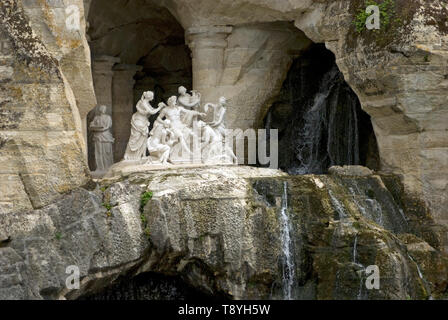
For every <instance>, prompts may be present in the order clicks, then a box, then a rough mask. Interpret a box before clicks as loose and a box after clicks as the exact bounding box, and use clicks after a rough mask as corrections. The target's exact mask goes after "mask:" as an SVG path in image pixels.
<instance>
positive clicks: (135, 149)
mask: <svg viewBox="0 0 448 320" xmlns="http://www.w3.org/2000/svg"><path fill="white" fill-rule="evenodd" d="M152 100H154V93H153V92H152V91H146V92H144V93H143V95H142V98H141V99H140V101H139V102H138V103H137V112H136V113H134V115H133V116H132V121H131V136H130V138H129V142H128V146H127V148H126V152H125V154H124V160H141V159H142V158H143V157H145V156H146V147H147V146H146V143H147V139H148V133H149V129H148V127H149V120H148V116H150V115H154V114H156V113H157V112H159V111H160V109H162V108H163V105H160V104H159V108H157V109H154V108H153V107H152V106H151V104H150V102H151V101H152Z"/></svg>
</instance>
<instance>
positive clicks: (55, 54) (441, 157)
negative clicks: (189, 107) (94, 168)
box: [0, 0, 448, 224]
mask: <svg viewBox="0 0 448 320" xmlns="http://www.w3.org/2000/svg"><path fill="white" fill-rule="evenodd" d="M83 3H86V4H87V5H88V4H89V3H90V1H81V0H70V1H68V0H67V1H62V0H61V1H57V0H54V1H40V0H35V1H34V0H26V1H25V0H22V1H20V0H4V1H2V2H1V4H0V18H1V20H2V24H1V28H2V37H1V39H2V40H1V48H2V53H1V54H2V58H1V59H0V63H1V71H2V72H1V76H0V77H1V91H0V99H1V100H0V107H1V113H0V117H1V122H0V125H1V127H0V129H1V130H2V132H1V140H0V157H1V164H2V166H1V175H2V184H1V186H0V189H1V193H0V203H1V208H2V212H11V211H15V210H23V209H29V208H31V207H33V206H34V207H38V206H42V205H43V204H46V203H48V202H50V201H51V200H52V199H53V198H54V197H55V196H57V195H58V194H59V193H61V192H65V191H67V190H70V189H73V188H74V187H76V186H79V185H80V184H83V183H84V182H85V181H86V180H87V174H86V168H87V166H86V161H85V155H84V154H83V153H85V150H86V148H85V143H84V140H83V139H82V134H81V130H82V119H84V118H85V117H86V114H87V112H88V111H90V110H91V109H92V108H93V106H94V105H95V104H96V99H95V95H94V94H93V83H92V73H91V71H90V52H89V48H88V46H87V42H86V37H85V32H84V31H85V19H84V18H83ZM142 3H144V4H145V5H148V4H154V5H158V6H162V7H165V8H167V9H168V10H169V11H170V12H171V14H172V15H173V16H174V17H175V18H176V19H177V20H178V21H179V23H180V24H181V25H182V27H183V28H184V29H185V30H186V40H187V44H188V45H189V46H190V48H191V49H192V59H193V82H194V87H195V89H199V90H201V91H202V94H203V97H204V99H203V100H204V101H209V100H210V101H213V100H216V99H217V98H218V96H219V95H227V96H228V97H229V98H230V101H231V103H230V105H229V116H228V123H229V125H230V126H232V127H236V126H237V127H242V128H246V127H250V126H257V125H259V119H260V118H262V116H263V112H264V108H265V107H266V106H267V105H268V104H269V100H270V99H272V97H273V96H274V95H275V94H276V93H277V92H278V90H279V88H280V85H281V82H282V81H283V79H284V77H285V76H286V72H287V70H288V68H289V65H290V63H291V59H292V57H294V56H296V55H297V54H300V50H301V49H303V48H305V47H306V44H307V43H308V42H309V40H307V38H309V39H311V40H312V41H314V42H319V43H325V44H326V46H327V48H329V49H330V50H331V51H333V52H334V53H335V55H336V58H337V63H338V65H339V67H340V69H341V71H342V72H343V74H344V76H345V79H346V81H347V82H348V83H349V84H350V86H351V87H352V88H353V90H354V91H355V92H356V93H357V95H358V97H359V98H360V101H361V103H362V107H363V109H364V110H366V111H367V112H368V113H369V114H370V115H371V116H372V122H373V125H374V129H375V133H376V136H377V140H378V144H379V149H380V156H381V162H382V169H383V170H384V171H388V172H394V173H397V174H400V175H401V176H402V178H403V180H404V182H405V185H406V187H407V189H408V191H410V192H411V193H413V194H416V195H418V196H422V199H423V200H424V201H425V202H426V204H428V205H429V207H430V208H431V211H432V214H433V215H434V216H435V218H436V220H437V221H439V222H442V223H445V224H447V223H448V222H447V221H446V220H447V219H448V214H447V212H446V208H447V207H448V199H447V196H446V194H447V191H448V187H447V185H448V160H447V159H448V137H447V135H448V134H447V129H448V121H447V120H448V112H447V106H448V95H447V88H448V80H447V74H448V70H447V69H448V63H447V60H448V32H447V30H448V27H447V26H446V22H444V21H446V20H443V18H444V17H445V18H446V16H447V15H448V11H447V8H446V6H445V7H443V6H442V4H443V3H444V1H442V0H435V1H427V0H411V1H409V0H396V3H397V8H398V9H399V15H398V18H399V19H397V20H396V21H394V22H393V24H392V25H391V29H390V30H389V32H388V33H386V35H390V36H385V37H384V38H378V37H375V36H372V35H369V34H368V33H363V34H357V33H356V32H355V29H354V25H353V21H354V18H355V15H356V13H357V10H358V9H359V5H360V4H361V2H360V1H357V0H337V1H329V0H328V1H326V0H319V1H317V0H314V1H313V0H276V1H271V0H234V1H225V0H215V1H190V0H162V1H143V0H142ZM70 4H75V5H77V6H78V7H79V8H81V16H80V26H81V27H80V28H81V29H80V32H68V31H67V30H66V29H65V28H64V23H65V19H64V17H65V15H66V13H65V10H64V7H66V6H68V5H70ZM91 7H92V6H91ZM403 7H406V8H407V9H406V10H401V9H400V8H403ZM91 10H92V9H91ZM279 21H283V22H282V23H279ZM292 21H294V22H295V26H296V28H297V30H296V29H294V28H291V27H290V26H286V25H288V24H287V22H292ZM301 31H303V33H304V34H305V35H306V37H305V36H304V35H303V34H302V33H301ZM11 48H13V49H11ZM117 52H118V51H117ZM131 53H132V52H131ZM122 62H123V61H122ZM123 63H136V61H130V62H129V61H124V62H123ZM84 128H85V123H84Z"/></svg>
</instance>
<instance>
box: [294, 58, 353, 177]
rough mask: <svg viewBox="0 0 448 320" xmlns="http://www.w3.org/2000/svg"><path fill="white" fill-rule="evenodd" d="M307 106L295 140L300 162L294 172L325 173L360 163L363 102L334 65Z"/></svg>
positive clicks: (296, 152) (297, 156) (296, 153)
mask: <svg viewBox="0 0 448 320" xmlns="http://www.w3.org/2000/svg"><path fill="white" fill-rule="evenodd" d="M319 88H320V89H319V91H318V92H317V94H316V95H315V96H314V98H313V99H312V101H311V103H309V106H308V107H305V110H304V113H303V116H302V117H303V119H302V123H301V124H297V125H298V126H299V128H298V129H297V130H298V131H297V133H296V136H295V138H294V140H295V141H293V143H294V145H295V148H294V149H295V150H294V151H295V155H296V158H297V160H298V165H296V166H295V167H293V168H289V172H290V173H291V174H308V173H324V172H325V171H326V170H327V169H328V168H329V167H330V166H332V165H350V164H351V165H355V164H359V163H360V156H359V143H360V138H359V130H358V111H357V108H359V102H358V100H357V98H356V96H355V95H354V94H353V93H352V92H350V91H349V88H348V87H347V85H346V84H345V83H344V80H343V77H342V76H341V73H340V72H339V70H338V68H337V67H336V66H334V67H333V68H332V69H331V70H330V71H329V72H327V73H326V74H325V76H324V77H323V79H322V81H321V83H320V86H319Z"/></svg>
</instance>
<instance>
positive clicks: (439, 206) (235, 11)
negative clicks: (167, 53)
mask: <svg viewBox="0 0 448 320" xmlns="http://www.w3.org/2000/svg"><path fill="white" fill-rule="evenodd" d="M393 3H394V9H393V10H394V11H395V13H393V11H390V12H388V14H389V15H390V16H391V21H390V23H389V25H388V26H386V27H385V28H383V30H382V31H380V32H376V33H372V32H370V33H369V32H368V31H366V30H364V31H363V32H361V33H360V34H358V33H357V32H356V30H355V26H354V21H355V19H356V15H357V13H358V12H359V10H362V9H365V4H364V2H363V1H361V0H338V1H333V0H332V1H325V0H322V1H312V0H293V1H289V0H279V1H263V0H251V1H243V0H241V1H240V0H237V1H231V2H228V1H213V2H192V1H188V0H166V1H163V2H162V4H163V5H165V6H166V7H167V8H169V9H170V10H171V12H172V13H173V15H174V16H175V17H176V18H177V19H178V20H179V21H180V22H181V24H182V25H183V26H184V28H185V29H186V30H187V33H188V30H189V28H192V29H193V30H195V28H197V27H198V26H200V28H201V29H202V30H207V29H208V30H209V34H210V35H211V34H213V33H216V32H215V31H214V30H216V28H215V27H214V26H216V25H239V24H247V23H252V24H259V23H265V22H268V21H271V22H272V21H291V20H294V21H295V26H296V27H297V28H298V29H300V30H302V31H303V32H304V33H305V34H306V36H307V37H309V38H310V39H311V40H313V41H314V42H319V43H325V44H326V46H327V48H328V49H330V50H331V51H333V53H334V54H335V55H336V58H337V64H338V66H339V68H340V69H341V71H342V73H343V74H344V76H345V80H346V81H347V82H348V84H349V85H350V86H351V87H352V89H353V90H354V91H355V92H356V93H357V95H358V97H359V98H360V101H361V104H362V107H363V109H364V110H365V111H367V112H368V113H369V114H370V115H371V116H372V122H373V125H374V129H375V134H376V137H377V140H378V144H379V151H380V157H381V166H382V168H383V170H385V171H388V172H394V173H396V174H400V175H402V176H403V179H404V182H405V185H406V187H407V189H408V190H409V191H410V192H412V193H415V194H419V195H420V196H422V198H423V199H424V201H425V202H426V204H427V205H428V206H429V207H430V208H431V209H432V211H433V214H434V217H435V218H436V220H437V221H439V222H441V223H444V224H446V219H447V214H446V208H447V207H448V198H447V197H446V194H447V191H448V190H447V188H448V160H447V159H448V138H447V124H448V121H447V120H448V119H447V117H448V113H447V109H446V106H447V105H448V104H447V101H448V100H447V99H448V96H447V94H446V88H447V80H446V70H447V69H446V68H447V57H448V53H447V52H448V46H447V43H448V25H447V20H446V16H447V14H448V9H447V7H446V3H445V2H444V1H441V0H436V1H432V0H431V1H430V0H412V1H408V0H396V1H393ZM230 37H231V35H230V36H229V38H230ZM228 44H229V45H230V42H228ZM224 47H225V45H224ZM258 47H259V48H262V42H258ZM202 52H203V57H207V56H208V57H209V59H208V60H209V61H213V55H214V53H212V51H210V50H208V51H207V48H204V49H203V50H202ZM197 55H198V54H197ZM194 59H195V53H194V50H193V61H194ZM204 59H205V58H202V60H204ZM283 68H285V69H284V70H285V71H286V70H287V68H288V66H287V64H285V65H284V66H283ZM201 69H203V68H202V67H201V66H195V64H194V63H193V76H194V77H195V74H196V73H197V72H198V71H201ZM201 83H202V82H201V81H200V80H196V78H194V86H195V87H196V86H198V87H202V85H201ZM275 84H276V78H275V77H273V78H267V81H262V82H259V84H258V89H257V90H256V91H255V92H257V94H256V95H254V94H252V93H249V95H248V96H246V99H247V101H248V102H250V101H252V99H253V97H254V96H255V97H256V96H257V95H258V93H259V92H265V90H267V88H271V87H272V86H275ZM211 92H214V91H213V90H212V91H211ZM205 94H207V92H206V93H205ZM236 105H238V108H235V109H234V112H237V113H239V112H240V107H239V106H241V107H242V106H244V105H245V103H237V104H236ZM258 107H259V108H260V109H263V105H262V104H259V105H258Z"/></svg>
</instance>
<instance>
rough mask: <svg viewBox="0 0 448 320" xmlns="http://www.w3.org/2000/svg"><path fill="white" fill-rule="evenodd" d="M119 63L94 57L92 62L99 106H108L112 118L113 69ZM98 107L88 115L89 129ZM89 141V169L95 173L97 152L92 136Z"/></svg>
mask: <svg viewBox="0 0 448 320" xmlns="http://www.w3.org/2000/svg"><path fill="white" fill-rule="evenodd" d="M119 62H120V59H119V58H116V57H111V56H98V57H94V58H93V61H92V76H93V86H94V88H95V95H96V99H97V106H99V105H105V106H107V114H109V115H110V116H112V77H113V75H114V72H113V70H112V68H113V66H114V64H116V63H119ZM97 106H95V107H94V108H93V109H92V110H91V111H90V112H89V114H88V115H87V121H86V127H87V128H88V126H89V124H90V122H91V121H92V120H93V118H94V117H95V115H96V109H97ZM113 125H114V124H113V123H112V126H113ZM87 130H88V129H87ZM87 140H88V143H87V145H88V159H89V167H90V170H91V171H94V170H95V168H96V163H95V150H94V147H93V141H92V137H91V135H90V134H88V137H87Z"/></svg>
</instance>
